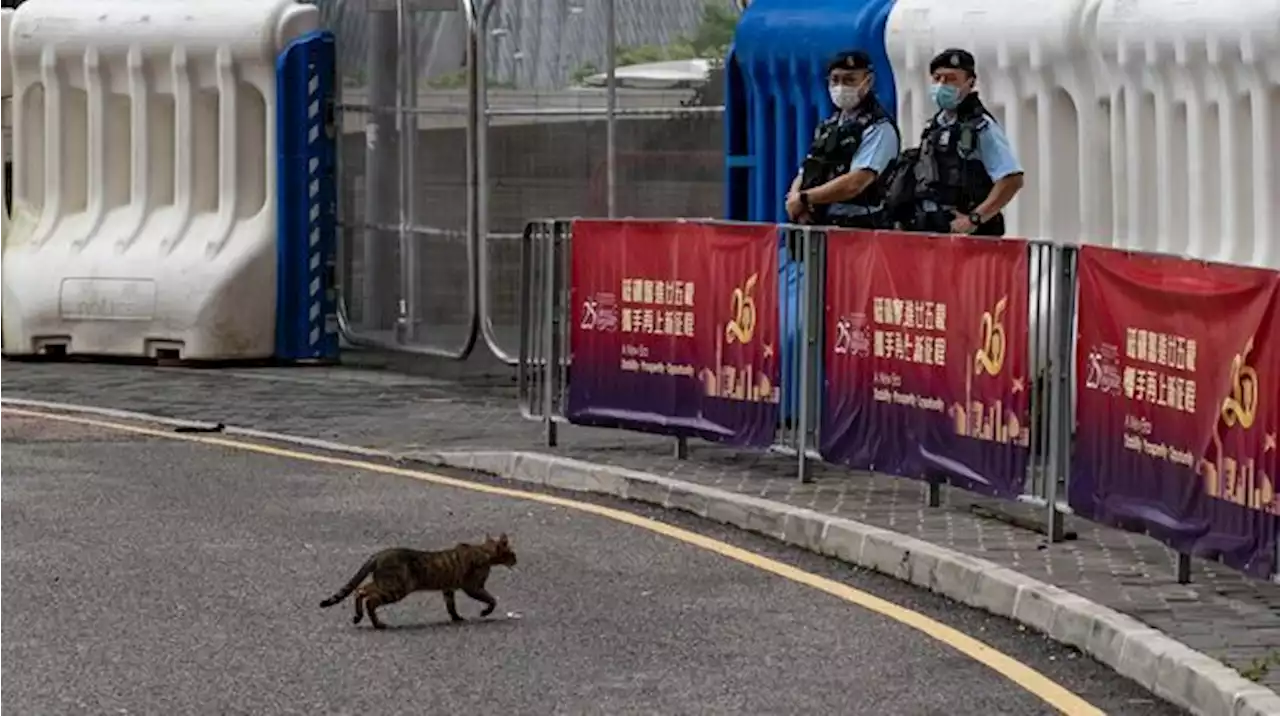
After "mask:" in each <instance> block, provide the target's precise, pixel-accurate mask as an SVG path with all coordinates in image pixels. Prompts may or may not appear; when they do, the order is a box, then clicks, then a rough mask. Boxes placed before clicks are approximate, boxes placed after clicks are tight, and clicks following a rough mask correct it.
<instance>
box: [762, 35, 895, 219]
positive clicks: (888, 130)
mask: <svg viewBox="0 0 1280 716" xmlns="http://www.w3.org/2000/svg"><path fill="white" fill-rule="evenodd" d="M874 86H875V73H874V71H873V70H872V69H871V57H870V56H869V55H868V54H867V53H865V52H862V51H859V50H853V51H848V52H842V53H840V54H838V55H836V56H835V58H833V59H832V60H831V63H830V64H829V65H828V66H827V89H828V91H829V94H830V96H831V103H832V104H834V105H835V106H836V109H837V111H836V112H835V113H834V114H832V115H831V117H829V118H827V119H826V120H824V121H823V122H822V123H821V124H819V125H818V128H817V130H816V131H815V132H814V135H813V143H812V144H811V145H810V146H809V153H808V155H806V156H805V159H804V162H803V163H802V164H801V167H800V171H799V172H797V173H796V178H795V179H794V180H793V181H792V182H791V188H790V190H789V191H788V192H787V199H786V207H787V216H788V217H789V218H790V219H791V221H793V222H799V223H810V224H833V225H836V226H845V227H850V228H868V229H874V228H883V227H885V226H887V224H886V222H885V217H884V182H883V181H881V180H880V179H881V174H882V173H883V172H884V170H885V167H887V166H888V165H889V163H890V162H891V161H893V160H894V159H895V158H896V157H897V156H898V150H899V147H900V145H901V139H900V137H899V135H898V126H897V124H896V123H894V121H893V119H892V118H891V117H889V114H888V113H887V112H885V111H884V108H883V107H881V106H880V103H879V102H878V101H877V100H876V96H875V93H874V92H873V91H872V89H873V87H874Z"/></svg>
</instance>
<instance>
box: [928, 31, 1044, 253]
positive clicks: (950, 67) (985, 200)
mask: <svg viewBox="0 0 1280 716" xmlns="http://www.w3.org/2000/svg"><path fill="white" fill-rule="evenodd" d="M929 73H930V74H931V75H932V79H933V85H932V87H931V93H932V95H933V101H934V104H936V105H937V107H938V112H937V114H935V115H934V116H933V118H932V119H930V120H929V121H928V122H927V123H926V125H925V129H924V132H923V133H922V134H921V137H920V152H919V158H918V160H917V161H916V163H915V187H914V189H915V196H914V203H915V217H914V221H912V222H911V226H910V227H908V228H912V229H914V230H916V231H928V232H932V233H940V234H944V233H954V234H975V235H978V236H1003V235H1004V231H1005V226H1004V215H1003V214H1002V213H1001V211H1002V210H1003V209H1004V207H1005V206H1007V205H1008V204H1009V202H1010V201H1012V200H1013V197H1014V196H1015V195H1017V193H1018V191H1019V190H1021V189H1022V184H1023V171H1022V165H1021V164H1020V163H1019V162H1018V158H1017V156H1015V155H1014V153H1013V147H1012V146H1010V144H1009V137H1008V136H1007V135H1006V134H1005V132H1004V129H1003V128H1002V127H1001V126H1000V124H999V122H997V121H996V119H995V117H993V116H991V114H990V113H989V112H988V111H987V109H986V107H984V106H983V105H982V101H981V100H980V99H978V91H977V90H976V89H974V83H975V82H976V80H977V71H976V62H975V60H974V58H973V55H972V54H970V53H968V52H966V51H965V50H961V49H948V50H943V51H942V52H940V53H938V55H937V56H936V57H934V58H933V61H931V62H930V63H929Z"/></svg>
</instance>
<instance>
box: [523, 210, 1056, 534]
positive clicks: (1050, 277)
mask: <svg viewBox="0 0 1280 716" xmlns="http://www.w3.org/2000/svg"><path fill="white" fill-rule="evenodd" d="M715 223H721V222H715ZM724 223H728V222H724ZM572 227H573V222H572V221H571V220H568V219H542V220H535V221H531V222H529V223H528V224H527V225H526V226H525V229H524V232H523V234H522V237H521V245H522V252H521V264H522V267H523V270H522V273H521V280H520V282H519V284H518V285H519V292H520V294H521V295H522V296H524V297H525V300H524V301H522V302H521V306H522V307H523V308H522V311H521V313H520V332H519V354H518V358H519V361H518V369H517V371H518V372H517V375H518V385H517V387H518V394H519V402H520V409H521V412H522V414H523V415H524V417H526V418H528V419H530V420H538V421H541V422H542V423H543V425H544V429H545V431H546V438H547V444H548V446H554V445H555V444H556V442H557V438H558V425H560V424H563V423H566V422H568V421H567V420H566V417H565V408H566V395H567V390H568V386H569V381H570V374H571V372H572V358H573V357H572V355H571V352H570V345H569V334H570V330H571V322H572V321H576V320H580V318H579V317H578V316H576V315H574V314H573V312H572V310H571V304H570V300H569V290H570V276H569V265H570V263H569V260H570V254H571V248H572V242H573V231H572ZM783 228H784V233H785V241H786V243H787V255H788V256H789V257H790V258H791V260H790V261H789V262H787V263H784V264H783V265H782V267H781V269H780V271H781V275H780V276H779V286H780V291H779V294H780V295H779V299H780V301H779V303H780V316H781V319H782V326H781V334H782V336H784V338H783V340H784V341H789V342H790V343H791V346H792V348H791V350H790V351H785V350H784V356H785V355H786V354H787V353H790V355H791V356H793V357H791V358H790V360H788V359H786V358H785V357H784V360H783V361H782V375H781V389H782V401H783V403H784V404H785V405H787V409H785V410H784V411H783V413H784V415H790V416H794V417H793V418H790V419H784V420H783V421H782V424H780V425H779V426H778V430H777V435H776V438H775V441H774V444H773V446H772V448H771V449H772V450H773V451H774V452H779V453H783V454H787V455H793V456H795V458H796V477H797V479H799V480H800V481H801V482H807V481H809V477H810V467H811V463H812V462H813V461H814V460H820V459H821V458H820V456H819V455H818V451H817V446H818V445H819V442H820V439H821V435H820V419H819V416H820V415H821V411H822V407H823V406H822V401H823V400H824V399H826V397H827V391H826V390H825V389H824V387H823V384H824V378H825V376H824V363H825V361H824V353H825V346H826V341H827V337H826V335H825V325H826V321H825V316H826V304H827V302H826V295H825V293H826V285H825V281H824V277H825V276H826V254H827V235H826V232H825V231H824V230H822V229H821V228H813V227H807V226H790V227H783ZM1027 251H1028V257H1027V258H1028V268H1029V283H1030V285H1029V286H1028V298H1029V300H1028V313H1029V315H1028V320H1029V330H1028V341H1027V345H1025V346H1021V347H1019V346H1012V345H1007V344H1005V343H1004V342H1003V341H1004V337H1003V329H1001V328H998V327H997V328H996V329H995V330H997V331H999V332H1000V340H1001V348H1000V350H1001V351H1014V350H1023V351H1025V352H1026V355H1027V357H1028V359H1029V360H1028V363H1029V365H1030V368H1031V369H1030V371H1029V373H1030V376H1029V380H1028V382H1029V385H1028V386H1027V389H1028V390H1029V391H1030V416H1031V418H1030V419H1031V425H1030V426H1029V433H1030V445H1029V450H1030V461H1029V463H1028V467H1027V473H1026V481H1025V486H1024V489H1023V494H1022V496H1021V498H1020V499H1021V500H1022V501H1024V502H1029V503H1033V504H1036V505H1040V506H1042V507H1044V508H1045V510H1046V512H1047V515H1048V517H1047V520H1046V522H1047V531H1048V534H1049V537H1050V539H1051V540H1052V541H1059V540H1060V539H1061V538H1062V535H1063V519H1062V516H1063V513H1064V511H1069V508H1067V507H1066V504H1065V496H1066V494H1067V480H1068V476H1069V475H1070V471H1071V466H1070V449H1069V445H1070V444H1071V437H1072V421H1071V418H1070V415H1071V409H1072V404H1071V403H1072V398H1071V396H1072V395H1073V391H1074V385H1075V383H1074V380H1075V378H1074V370H1075V364H1074V360H1073V349H1074V346H1073V342H1072V334H1073V331H1074V325H1073V323H1074V321H1073V316H1074V315H1075V281H1076V261H1075V259H1076V249H1075V247H1071V246H1062V245H1057V244H1054V243H1051V242H1045V241H1030V242H1028V248H1027ZM996 323H997V324H998V323H999V321H998V319H997V320H996ZM961 432H963V431H961ZM673 440H675V442H676V444H675V450H676V454H677V455H678V456H680V457H684V456H685V455H687V452H688V445H687V443H686V441H685V439H683V438H673ZM940 501H941V484H940V483H937V482H933V483H930V485H929V492H928V502H929V504H930V505H931V506H934V507H936V506H938V505H939V504H940Z"/></svg>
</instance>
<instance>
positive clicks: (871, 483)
mask: <svg viewBox="0 0 1280 716" xmlns="http://www.w3.org/2000/svg"><path fill="white" fill-rule="evenodd" d="M2 377H3V395H4V397H5V398H30V399H40V400H49V401H58V402H65V403H73V404H81V405H92V406H99V407H110V408H117V409H121V410H131V411H138V412H144V413H151V414H155V415H161V416H167V417H173V418H181V419H191V420H202V421H214V422H216V421H221V422H224V423H227V424H233V425H237V426H241V427H249V428H255V429H259V430H269V431H275V432H280V433H286V434H290V435H297V436H305V437H312V438H319V439H324V440H332V441H335V442H341V443H346V444H351V445H358V446H363V447H368V448H376V449H381V450H387V451H392V452H397V453H413V452H437V451H452V452H463V451H511V450H518V451H541V452H550V451H549V450H547V449H545V448H544V447H543V444H542V437H541V427H540V426H539V425H537V424H534V423H529V422H525V421H523V420H521V419H520V418H519V414H518V412H517V410H516V407H515V402H514V394H513V391H512V390H510V389H506V388H501V389H499V388H493V387H485V386H466V385H460V384H457V383H446V382H439V381H432V380H428V379H422V378H414V377H406V376H399V375H393V374H386V373H379V372H369V371H355V370H349V369H328V368H315V369H275V368H271V369H252V370H250V369H245V370H219V371H193V370H182V369H161V368H147V367H133V366H111V365H101V364H35V363H15V362H12V361H5V362H4V364H3V376H2ZM672 444H673V442H672V441H671V440H670V439H666V438H657V437H651V436H644V435H636V434H631V433H624V432H620V431H605V430H597V429H590V428H578V427H573V426H562V428H561V447H559V448H556V449H554V450H553V452H555V453H556V454H558V455H562V456H565V457H572V458H577V459H580V460H585V461H590V462H593V463H603V464H608V465H612V466H617V467H623V468H629V469H632V470H639V471H644V472H648V473H653V474H657V475H659V476H665V477H670V478H674V479H679V480H683V481H687V482H692V483H696V484H700V485H704V486H712V487H718V488H720V489H724V490H729V491H733V492H737V493H740V494H745V495H750V496H754V497H761V498H766V499H770V500H775V501H779V502H784V503H787V504H789V505H793V506H797V507H803V508H808V509H811V510H815V511H817V512H821V513H826V514H831V515H836V516H840V517H845V518H849V519H852V520H857V521H859V522H863V523H866V524H869V525H873V526H877V527H881V528H885V529H890V530H893V531H895V532H899V533H903V534H906V535H910V536H913V537H916V538H918V539H921V540H924V541H927V542H931V543H934V544H938V545H941V546H944V547H949V548H952V549H955V550H957V551H960V552H964V553H968V554H970V555H973V556H977V557H981V558H983V559H987V560H990V561H992V562H995V563H998V564H1000V565H1003V566H1006V567H1009V568H1011V569H1013V570H1016V571H1017V572H1020V573H1022V574H1025V575H1027V576H1029V577H1032V578H1034V579H1038V580H1041V581H1044V582H1048V583H1050V584H1054V585H1057V586H1060V587H1062V588H1064V589H1067V590H1070V591H1072V592H1074V593H1076V594H1079V595H1081V596H1083V597H1085V598H1087V599H1090V600H1093V601H1095V602H1098V603H1100V604H1103V605H1105V606H1108V607H1111V608H1112V609H1115V610H1117V611H1120V612H1123V613H1126V614H1129V615H1130V616H1132V617H1134V618H1136V619H1138V620H1139V621H1142V622H1145V623H1146V624H1149V625H1150V626H1152V627H1155V628H1157V629H1159V630H1161V631H1163V632H1165V633H1166V634H1168V635H1170V636H1172V637H1174V638H1176V639H1178V640H1179V641H1181V642H1182V643H1184V644H1186V645H1187V646H1189V647H1191V648H1193V649H1196V650H1199V651H1202V652H1204V653H1206V654H1208V655H1210V656H1212V657H1214V658H1216V659H1219V660H1220V661H1222V662H1224V663H1226V664H1228V665H1229V666H1233V667H1235V668H1237V669H1240V670H1241V671H1242V672H1245V673H1248V674H1250V675H1254V676H1258V677H1259V680H1260V682H1261V683H1262V684H1264V685H1266V686H1268V687H1270V688H1272V689H1280V585H1277V584H1274V583H1268V582H1259V581H1255V580H1250V579H1246V578H1244V577H1241V576H1240V575H1238V574H1237V573H1235V572H1233V571H1231V570H1229V569H1226V568H1223V567H1220V566H1216V565H1214V564H1211V563H1204V562H1201V561H1199V560H1197V561H1196V562H1195V563H1194V567H1193V577H1192V578H1193V582H1192V584H1189V585H1179V584H1177V583H1176V581H1175V578H1174V563H1175V559H1174V555H1173V554H1172V553H1170V552H1169V551H1168V550H1166V549H1165V548H1164V547H1162V546H1161V545H1160V544H1158V543H1157V542H1155V541H1153V540H1150V539H1147V538H1145V537H1140V536H1137V535H1131V534H1128V533H1124V532H1119V531H1116V530H1111V529H1107V528H1102V527H1099V526H1097V525H1094V524H1092V523H1089V522H1086V521H1083V520H1076V519H1069V520H1068V522H1067V527H1068V529H1069V530H1074V531H1076V532H1077V533H1078V534H1079V539H1077V540H1074V541H1070V542H1065V543H1060V544H1057V545H1052V546H1049V545H1047V544H1046V542H1045V540H1044V537H1043V535H1040V534H1037V533H1035V532H1031V531H1028V530H1024V529H1021V528H1018V527H1015V526H1012V525H1009V524H1007V523H1005V522H1002V521H998V520H995V519H992V518H991V517H989V516H985V515H983V514H978V513H976V512H975V511H974V507H978V508H982V507H987V508H991V507H996V506H997V505H999V506H1000V507H1001V508H1002V509H1004V510H1006V511H1008V510H1009V507H1010V506H1009V505H1008V504H1007V503H995V502H993V501H989V500H985V499H983V498H978V497H976V496H974V495H971V494H968V493H965V492H961V491H958V490H950V489H944V491H943V504H942V506H941V507H939V508H928V507H926V506H924V503H923V501H922V494H923V491H922V487H921V485H920V484H919V483H915V482H912V481H908V480H898V479H894V478H888V477H883V476H878V475H868V474H861V473H852V472H850V471H847V470H842V469H834V468H827V467H825V466H820V465H815V470H814V475H815V478H816V482H815V483H814V484H809V485H801V484H798V483H797V482H795V480H794V462H793V461H792V460H790V459H784V458H782V457H779V456H771V455H753V454H748V453H742V452H735V451H730V450H725V449H720V448H717V447H714V446H711V445H708V444H704V443H699V442H693V443H692V444H691V451H690V452H691V455H690V459H689V460H687V461H677V460H675V459H674V457H673V454H672ZM979 511H981V510H979ZM1028 514H1030V513H1029V512H1028ZM1268 659H1273V660H1274V663H1273V665H1272V666H1271V667H1270V668H1269V669H1260V668H1257V666H1256V664H1257V663H1260V662H1265V661H1266V660H1268ZM1263 672H1265V673H1263Z"/></svg>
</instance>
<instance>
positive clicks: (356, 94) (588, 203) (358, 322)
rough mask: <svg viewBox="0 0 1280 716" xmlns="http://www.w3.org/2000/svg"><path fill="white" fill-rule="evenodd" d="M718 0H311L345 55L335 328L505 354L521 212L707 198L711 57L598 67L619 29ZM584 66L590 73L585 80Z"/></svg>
mask: <svg viewBox="0 0 1280 716" xmlns="http://www.w3.org/2000/svg"><path fill="white" fill-rule="evenodd" d="M719 1H720V0H644V2H638V3H622V2H617V0H603V1H602V2H582V1H581V0H576V1H575V0H557V1H556V2H551V1H550V0H547V1H545V2H544V1H543V0H319V2H318V5H319V6H320V7H321V10H322V16H323V18H324V21H325V24H326V25H327V26H328V27H330V28H332V29H333V30H334V32H335V35H336V36H337V39H338V56H339V59H338V65H339V68H340V74H341V96H340V101H339V106H338V110H339V112H338V115H339V126H340V127H341V132H342V134H341V136H342V145H341V150H340V166H339V223H340V232H341V234H340V238H341V241H340V244H341V248H340V252H339V262H340V267H341V270H340V277H339V279H340V280H339V282H340V292H341V298H342V302H341V307H340V315H339V319H340V325H341V328H342V332H343V335H344V337H345V338H346V339H347V340H348V341H350V342H352V343H355V344H357V345H373V346H378V347H382V348H391V349H395V350H402V351H408V352H415V353H426V354H433V355H441V356H447V357H452V358H463V357H465V356H466V355H468V354H469V353H470V351H471V350H472V349H473V348H474V347H475V346H476V345H477V344H478V342H479V341H484V342H485V343H486V344H487V346H488V348H489V349H490V350H492V351H493V353H494V354H495V355H497V356H498V357H499V358H501V359H503V360H505V361H506V362H508V363H509V364H512V365H515V364H516V362H517V358H518V355H517V354H518V352H519V346H518V335H517V333H518V326H519V325H520V323H519V318H520V312H521V310H522V309H523V308H524V307H523V306H522V305H521V300H520V296H519V292H518V290H517V289H518V286H519V281H520V252H521V241H520V240H521V236H522V232H523V229H524V224H525V222H526V220H527V219H528V217H530V216H549V215H551V216H566V215H567V216H636V217H643V216H650V217H652V216H669V215H683V216H692V217H714V216H720V215H722V214H723V210H722V202H723V195H724V188H723V168H722V165H723V141H722V130H721V119H722V116H723V107H722V106H721V104H720V99H719V82H718V81H717V79H716V77H715V76H713V77H712V78H711V79H710V80H709V81H707V82H706V83H701V84H699V83H694V85H691V86H685V87H678V88H664V89H630V88H626V87H619V86H618V83H617V82H616V80H615V79H614V78H615V73H614V72H612V71H610V68H612V67H614V65H615V64H616V56H617V52H616V50H617V47H621V46H623V45H636V44H648V45H651V46H655V47H661V46H662V43H664V42H676V41H679V40H680V38H681V37H682V34H681V33H688V32H690V31H691V30H692V26H693V25H696V23H697V21H698V18H699V16H700V13H701V8H702V7H703V5H704V4H705V3H707V2H719ZM726 2H727V0H726ZM649 5H652V6H653V7H648V6H649ZM730 5H732V3H730ZM641 6H644V7H641ZM646 7H648V10H646ZM611 40H612V41H611ZM597 68H600V72H603V73H604V74H605V75H606V76H607V78H608V81H607V82H605V83H604V84H605V86H603V87H600V86H585V85H583V84H582V83H581V82H580V81H581V80H583V78H584V77H586V76H588V75H591V74H592V73H595V72H596V69H597ZM716 74H717V75H718V73H716ZM596 79H598V78H596ZM594 84H600V83H599V82H594Z"/></svg>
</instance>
